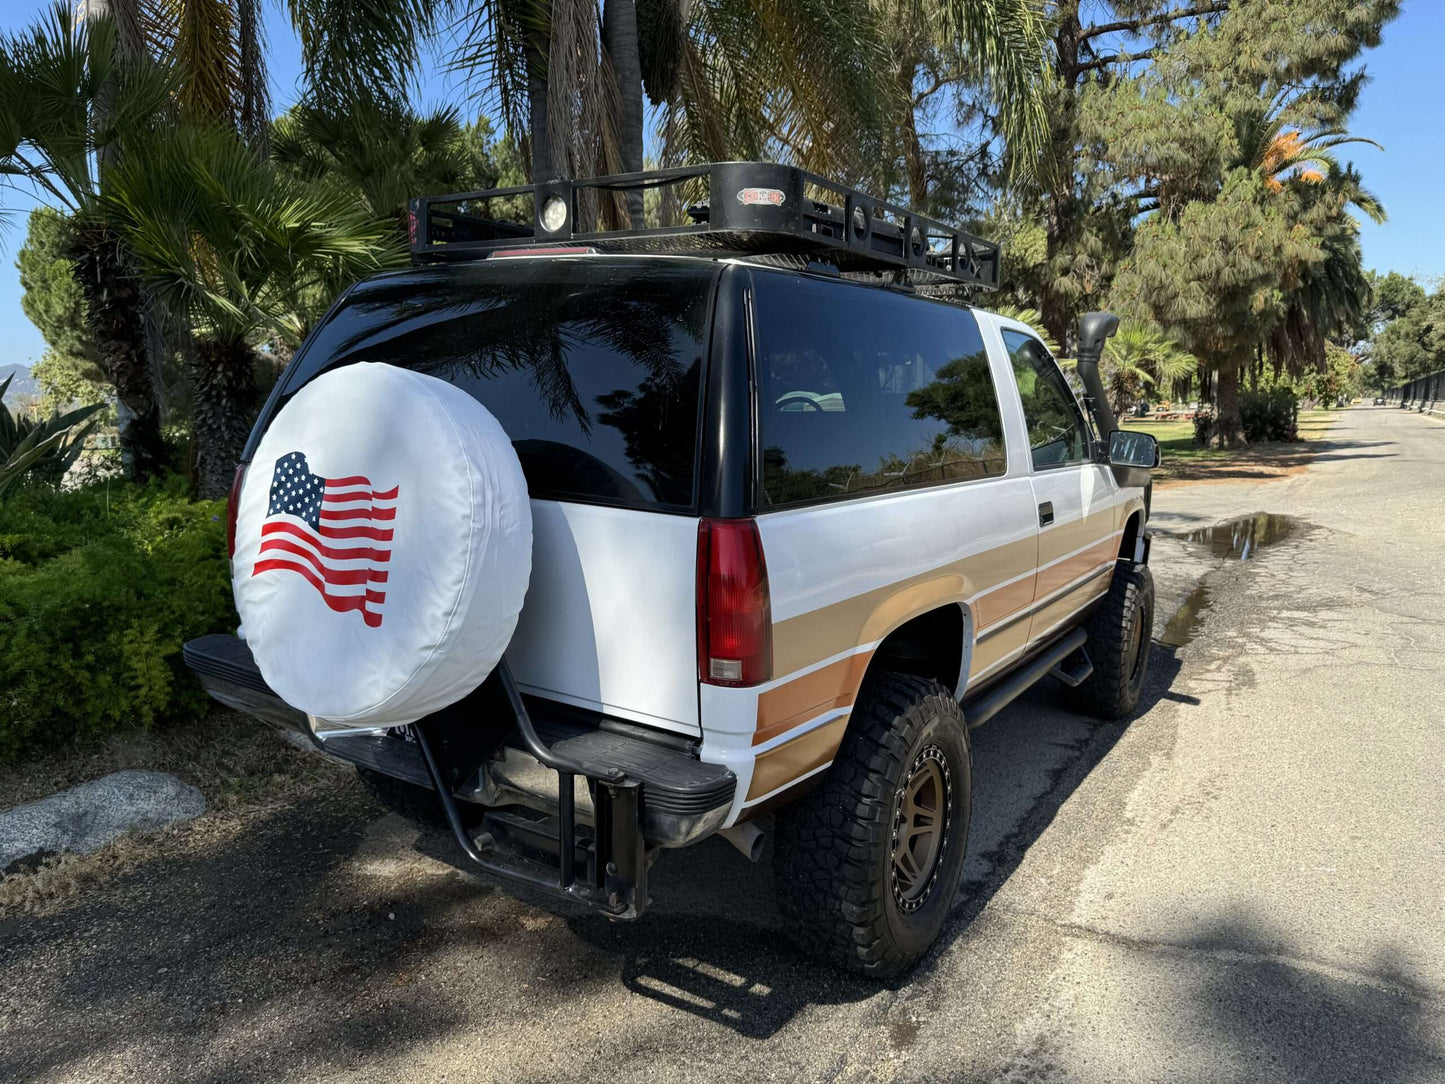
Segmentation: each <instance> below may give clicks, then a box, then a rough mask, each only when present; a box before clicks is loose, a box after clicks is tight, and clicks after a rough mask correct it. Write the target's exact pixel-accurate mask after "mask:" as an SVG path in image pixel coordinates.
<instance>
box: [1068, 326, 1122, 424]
mask: <svg viewBox="0 0 1445 1084" xmlns="http://www.w3.org/2000/svg"><path fill="white" fill-rule="evenodd" d="M1118 330H1119V318H1118V317H1117V316H1115V315H1114V314H1113V313H1112V312H1086V313H1084V315H1083V316H1081V317H1079V353H1078V373H1079V380H1080V381H1082V382H1083V385H1084V392H1085V395H1086V398H1087V399H1088V404H1089V411H1090V413H1092V414H1093V415H1094V421H1095V422H1096V423H1097V424H1098V426H1099V436H1100V437H1101V438H1102V439H1103V441H1104V446H1105V447H1108V444H1109V434H1110V433H1112V432H1113V431H1114V430H1115V429H1118V428H1119V426H1118V424H1117V423H1116V422H1115V420H1114V411H1113V409H1112V408H1111V407H1110V406H1109V396H1108V395H1107V394H1105V392H1104V381H1103V380H1102V379H1100V377H1099V359H1100V358H1101V357H1102V356H1103V354H1104V342H1105V340H1107V339H1108V338H1109V336H1110V335H1112V334H1114V332H1116V331H1118Z"/></svg>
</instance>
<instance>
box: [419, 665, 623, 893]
mask: <svg viewBox="0 0 1445 1084" xmlns="http://www.w3.org/2000/svg"><path fill="white" fill-rule="evenodd" d="M495 674H496V677H497V679H498V680H499V681H500V682H501V685H502V688H503V689H504V690H505V691H506V694H507V702H508V704H509V705H510V706H511V709H512V714H513V716H514V717H515V718H516V722H517V730H518V732H519V733H520V734H521V736H522V742H523V744H524V745H526V747H527V752H529V753H530V754H531V755H532V756H533V757H535V758H536V759H537V760H538V761H540V762H541V763H542V764H544V765H546V766H547V767H548V768H551V769H552V770H553V771H555V772H557V774H558V786H557V852H558V870H557V874H556V876H555V877H554V876H551V875H549V874H547V873H544V872H542V871H541V870H540V869H538V870H534V869H531V868H528V867H527V866H523V865H521V864H520V863H511V862H502V861H498V860H497V859H494V858H489V857H488V856H487V855H486V854H485V853H484V851H486V850H489V849H490V848H489V847H488V846H487V845H486V843H485V842H484V843H483V846H482V847H481V848H479V847H478V846H477V843H478V842H479V841H474V840H473V839H472V838H471V835H470V834H469V833H468V831H467V828H466V825H465V824H464V823H463V821H462V816H461V811H460V810H459V809H458V808H457V802H456V798H454V797H453V796H452V791H451V786H450V784H449V783H448V782H447V776H446V773H445V772H444V771H443V770H442V767H441V764H440V763H439V762H438V760H437V756H436V753H435V752H434V751H433V749H432V746H431V742H430V741H428V740H427V736H426V728H425V727H424V726H422V725H421V724H420V723H416V724H413V726H412V731H413V733H414V734H415V736H416V741H417V745H418V746H420V748H421V754H422V757H423V759H425V761H426V767H427V772H428V774H430V776H431V780H432V785H433V786H434V787H435V789H436V793H437V796H438V798H439V799H440V800H441V805H442V812H443V813H444V814H445V815H446V819H447V824H448V826H449V827H450V828H451V830H452V835H453V836H455V837H456V840H457V844H458V845H459V846H460V847H461V849H462V853H463V854H465V855H466V856H467V858H468V859H470V860H471V862H472V864H473V865H475V866H477V867H479V868H480V869H482V870H484V871H485V872H487V873H491V874H493V875H495V876H498V877H504V878H506V879H508V880H513V881H520V882H522V883H524V884H527V885H531V886H532V887H534V888H538V889H542V890H544V891H548V892H558V891H561V892H562V893H565V894H567V895H569V896H576V897H581V898H582V899H584V900H585V901H586V902H588V903H591V904H594V905H600V906H601V907H602V909H603V910H605V911H607V912H608V913H609V914H613V915H615V916H616V917H619V918H634V917H636V916H637V915H638V914H640V913H641V912H642V910H643V909H644V908H645V907H646V905H647V902H648V901H647V861H646V856H645V854H644V851H645V844H644V841H643V838H642V830H641V802H640V801H639V798H640V790H641V788H640V786H639V785H638V784H637V783H636V782H635V781H632V780H629V779H627V777H626V776H625V774H624V773H623V772H622V771H620V770H619V769H616V768H614V769H612V770H611V771H610V773H609V774H608V776H607V777H605V778H598V779H597V795H596V799H595V803H594V804H595V806H596V825H595V826H596V841H595V846H596V851H597V862H596V870H595V876H594V877H593V878H592V882H591V883H579V882H578V880H577V870H576V832H577V825H576V794H575V791H574V789H573V788H574V787H575V779H576V777H577V776H579V775H580V776H583V777H584V778H585V777H587V776H588V771H587V769H586V768H584V767H583V766H582V765H581V764H578V763H577V762H575V761H573V760H571V759H569V758H567V757H565V756H559V755H558V754H557V753H554V752H553V751H552V750H551V749H550V748H549V747H548V746H547V745H546V744H545V743H544V742H543V741H542V739H541V738H540V737H539V736H538V734H537V729H536V727H535V726H533V725H532V717H531V715H530V714H529V713H528V711H527V707H526V705H525V704H524V703H523V702H522V694H521V692H520V691H519V690H518V689H517V683H516V681H515V680H514V679H513V677H512V671H511V669H510V668H509V667H508V666H507V661H506V660H505V659H503V660H502V661H501V662H500V663H498V664H497V669H496V671H495ZM593 778H596V777H593ZM489 839H490V837H488V836H485V835H484V836H483V837H482V840H483V841H488V840H489ZM599 897H600V898H599Z"/></svg>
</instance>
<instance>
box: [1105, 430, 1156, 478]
mask: <svg viewBox="0 0 1445 1084" xmlns="http://www.w3.org/2000/svg"><path fill="white" fill-rule="evenodd" d="M1158 465H1159V441H1158V440H1156V439H1155V437H1154V435H1153V434H1152V433H1139V432H1135V431H1133V430H1129V429H1115V430H1114V431H1113V432H1112V433H1110V434H1109V466H1111V467H1113V468H1114V477H1115V478H1117V479H1118V480H1119V484H1120V485H1122V486H1143V485H1147V484H1148V482H1149V472H1150V471H1151V470H1153V469H1154V468H1155V467H1157V466H1158Z"/></svg>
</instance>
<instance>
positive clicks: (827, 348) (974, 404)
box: [753, 272, 1005, 507]
mask: <svg viewBox="0 0 1445 1084" xmlns="http://www.w3.org/2000/svg"><path fill="white" fill-rule="evenodd" d="M753 281H754V286H755V290H754V299H753V312H754V320H755V324H754V326H755V335H756V348H757V358H758V414H759V422H760V429H761V443H762V449H763V464H762V476H763V477H762V485H763V494H762V500H761V503H762V505H763V506H764V507H776V506H779V505H787V504H795V503H798V502H800V501H812V500H820V499H823V498H828V497H842V496H846V495H848V494H852V493H871V492H876V491H879V490H884V489H888V488H903V487H906V486H915V485H928V484H931V483H938V482H948V481H958V480H965V479H971V478H987V477H990V476H993V475H999V474H1002V473H1003V472H1004V467H1005V457H1004V443H1003V424H1002V422H1001V421H1000V418H999V409H998V397H997V395H996V393H995V391H994V386H993V377H992V375H991V373H990V372H989V366H988V357H987V354H986V353H985V352H984V346H983V339H982V338H981V336H980V335H979V331H978V322H977V321H976V320H975V319H974V317H973V314H972V313H971V312H969V311H968V310H967V309H963V308H959V307H957V306H954V305H946V304H942V303H939V302H931V301H925V300H922V299H920V298H917V297H910V296H908V295H906V294H901V293H893V292H889V291H887V290H881V289H877V288H873V287H865V286H853V285H849V284H846V283H839V282H836V281H828V280H826V279H813V278H807V277H801V276H792V275H782V274H774V273H770V272H754V276H753Z"/></svg>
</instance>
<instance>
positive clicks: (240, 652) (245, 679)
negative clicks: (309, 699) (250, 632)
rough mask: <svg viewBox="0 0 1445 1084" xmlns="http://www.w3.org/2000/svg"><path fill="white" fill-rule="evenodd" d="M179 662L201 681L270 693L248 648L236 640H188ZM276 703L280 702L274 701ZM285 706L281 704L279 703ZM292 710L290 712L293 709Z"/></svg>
mask: <svg viewBox="0 0 1445 1084" xmlns="http://www.w3.org/2000/svg"><path fill="white" fill-rule="evenodd" d="M181 659H182V660H183V661H184V662H185V664H186V666H188V667H189V668H190V669H191V671H192V672H193V673H195V675H196V676H197V677H199V678H201V679H203V680H204V679H205V678H208V677H214V678H220V679H221V680H222V681H229V682H230V683H231V684H233V685H240V686H242V687H244V688H247V689H252V690H254V691H256V692H258V693H271V695H272V696H276V694H275V693H273V692H271V686H269V685H267V684H266V679H265V678H263V677H262V676H261V671H260V670H259V669H258V668H257V666H256V660H255V659H254V658H252V657H251V648H250V646H249V645H248V644H247V643H246V641H245V640H242V639H241V638H240V637H237V636H227V635H225V634H224V633H216V634H213V635H211V636H202V637H200V638H199V639H196V640H191V641H188V642H187V643H186V645H185V646H184V647H182V648H181ZM276 699H277V700H280V699H281V698H280V697H279V696H277V697H276ZM282 703H285V701H282ZM293 710H294V709H293Z"/></svg>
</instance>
